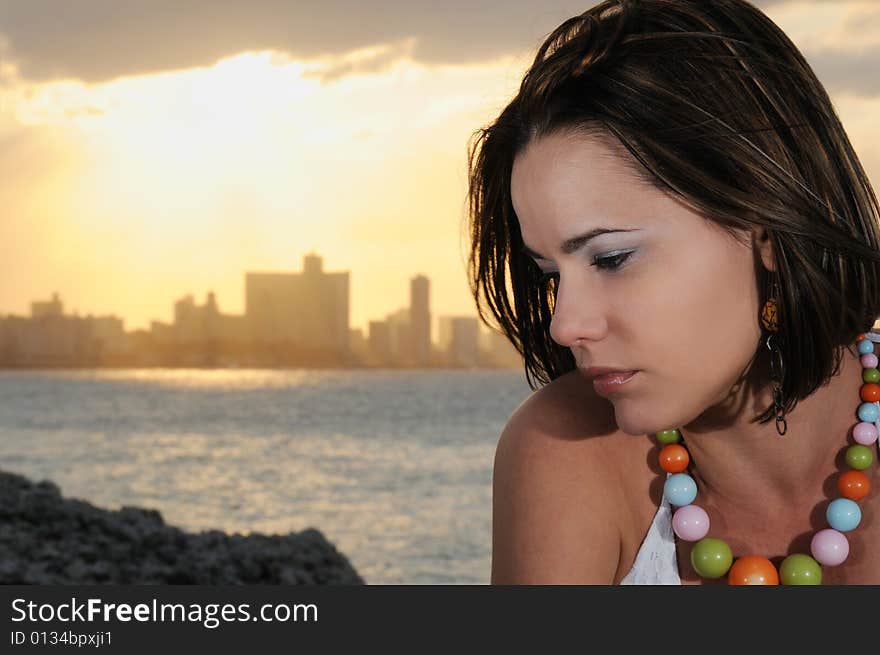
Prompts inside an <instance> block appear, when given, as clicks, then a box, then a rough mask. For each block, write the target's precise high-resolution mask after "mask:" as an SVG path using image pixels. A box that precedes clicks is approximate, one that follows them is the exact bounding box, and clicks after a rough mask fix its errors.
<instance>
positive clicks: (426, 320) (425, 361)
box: [409, 275, 431, 366]
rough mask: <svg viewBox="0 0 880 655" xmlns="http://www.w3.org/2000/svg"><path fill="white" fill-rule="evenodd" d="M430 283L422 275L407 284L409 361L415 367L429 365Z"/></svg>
mask: <svg viewBox="0 0 880 655" xmlns="http://www.w3.org/2000/svg"><path fill="white" fill-rule="evenodd" d="M430 289H431V283H430V281H429V280H428V278H427V277H426V276H424V275H416V276H415V277H414V278H412V279H411V280H410V282H409V326H410V329H409V337H410V341H409V345H410V359H411V361H412V363H413V365H415V366H428V365H429V364H430V363H431V307H430Z"/></svg>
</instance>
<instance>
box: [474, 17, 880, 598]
mask: <svg viewBox="0 0 880 655" xmlns="http://www.w3.org/2000/svg"><path fill="white" fill-rule="evenodd" d="M469 161H470V192H469V218H470V220H469V229H470V233H471V252H470V280H469V281H470V284H471V288H472V291H473V293H474V297H475V300H476V302H477V306H478V310H479V311H480V315H481V317H482V318H483V319H484V320H487V318H486V314H487V313H488V312H491V314H492V316H493V317H494V318H495V319H496V320H497V323H498V325H499V326H500V329H501V330H502V331H503V332H504V333H505V334H506V336H507V337H508V339H510V341H511V342H512V343H513V344H514V345H515V346H516V347H517V349H518V350H519V352H520V353H521V354H522V356H523V358H524V363H525V369H526V377H527V380H528V382H529V384H530V386H531V387H532V388H533V389H535V388H536V386H537V385H536V383H535V380H537V381H538V382H539V383H543V384H544V385H545V386H543V387H541V388H540V389H539V390H538V391H536V393H534V394H532V395H531V396H530V397H529V398H528V399H527V400H526V401H525V402H523V403H522V405H521V406H520V407H518V408H517V410H516V411H515V412H514V414H513V415H512V416H511V417H510V419H509V420H508V422H507V425H506V427H505V429H504V431H503V433H502V435H501V438H500V440H499V443H498V447H497V451H496V456H495V471H494V479H493V555H492V582H493V583H496V584H554V583H575V584H618V583H642V584H677V583H680V582H681V583H694V584H699V583H703V584H705V583H732V584H776V583H782V584H880V558H878V557H877V556H876V554H877V553H878V552H880V516H878V514H880V510H878V504H880V501H878V499H877V496H878V491H877V486H878V480H877V478H878V475H877V468H878V464H877V457H876V455H877V446H876V443H877V430H876V425H875V422H876V421H877V420H878V419H880V416H878V415H877V414H878V411H877V410H878V406H880V405H878V403H877V402H876V401H878V400H880V386H878V385H876V384H874V383H875V382H877V381H878V379H880V372H878V371H877V370H876V369H877V358H876V356H875V355H874V353H873V352H872V351H873V343H874V342H873V340H872V339H878V340H880V336H877V335H875V334H873V333H870V334H867V333H868V332H869V331H870V330H871V328H872V326H873V324H874V320H875V319H876V318H877V317H878V316H880V250H878V248H880V226H878V217H880V208H878V204H877V199H876V197H875V195H874V192H873V190H872V189H871V186H870V183H869V182H868V179H867V177H866V175H865V172H864V170H863V169H862V167H861V165H860V163H859V160H858V157H857V156H856V154H855V152H854V151H853V148H852V146H851V144H850V142H849V139H848V138H847V135H846V133H845V132H844V129H843V127H842V126H841V124H840V121H839V119H838V117H837V116H836V114H835V111H834V109H833V107H832V104H831V102H830V100H829V98H828V95H827V94H826V92H825V90H824V89H823V87H822V85H821V84H820V82H819V81H818V80H817V78H816V76H815V75H814V73H813V72H812V70H811V69H810V67H809V66H808V64H807V63H806V61H805V60H804V58H803V57H802V55H801V54H800V53H799V52H798V50H797V48H796V47H795V46H794V45H793V44H792V43H791V41H790V40H789V39H788V38H787V37H786V36H785V35H784V33H783V32H782V31H781V30H780V29H779V28H778V27H777V26H776V25H775V24H774V23H772V22H771V21H770V20H769V19H768V18H767V17H766V16H765V15H763V14H762V13H761V12H760V11H759V10H757V9H756V8H755V7H754V6H752V5H751V4H749V3H748V2H745V1H744V0H717V1H713V2H711V3H710V2H693V1H687V0H639V1H637V0H608V1H606V2H603V3H601V4H599V5H598V6H596V7H593V8H592V9H590V10H589V11H587V12H585V13H583V14H581V15H580V16H576V17H573V18H571V19H569V20H567V21H565V22H564V23H563V24H562V25H560V26H559V27H558V28H557V29H556V30H555V31H554V32H553V33H552V34H551V35H550V36H549V37H548V38H547V39H546V41H545V42H544V43H543V44H542V45H541V47H540V48H539V51H538V53H537V56H536V58H535V61H534V63H533V65H532V66H531V68H530V69H529V71H528V72H527V73H526V75H525V77H524V79H523V81H522V85H521V87H520V90H519V92H518V94H517V95H516V97H515V98H514V99H513V100H512V101H511V102H510V103H509V104H508V105H507V107H505V108H504V110H503V111H502V112H501V114H500V115H499V117H498V118H497V119H496V120H495V121H494V122H493V123H492V124H491V125H489V126H488V127H486V128H484V129H482V130H480V131H479V132H478V133H477V135H476V139H475V140H474V142H473V143H472V144H471V146H470V149H469ZM877 351H878V353H880V344H878V346H877ZM609 371H610V372H609Z"/></svg>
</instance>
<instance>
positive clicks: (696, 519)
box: [672, 505, 709, 541]
mask: <svg viewBox="0 0 880 655" xmlns="http://www.w3.org/2000/svg"><path fill="white" fill-rule="evenodd" d="M672 529H673V530H675V534H677V535H678V537H679V539H684V540H685V541H699V540H700V539H702V538H703V537H705V536H706V533H708V532H709V515H708V514H706V511H705V510H704V509H703V508H702V507H698V506H696V505H685V506H684V507H679V508H678V509H677V510H675V514H673V515H672Z"/></svg>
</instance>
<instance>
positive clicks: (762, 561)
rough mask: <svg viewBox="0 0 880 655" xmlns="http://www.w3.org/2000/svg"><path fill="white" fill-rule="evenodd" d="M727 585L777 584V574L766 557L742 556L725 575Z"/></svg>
mask: <svg viewBox="0 0 880 655" xmlns="http://www.w3.org/2000/svg"><path fill="white" fill-rule="evenodd" d="M727 584H732V585H773V584H779V572H778V571H777V570H776V567H775V566H773V562H771V561H770V560H769V559H767V558H766V557H761V556H760V555H744V556H743V557H739V558H737V560H736V561H735V562H734V563H733V566H731V567H730V571H729V572H728V574H727Z"/></svg>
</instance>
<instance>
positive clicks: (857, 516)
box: [825, 342, 862, 532]
mask: <svg viewBox="0 0 880 655" xmlns="http://www.w3.org/2000/svg"><path fill="white" fill-rule="evenodd" d="M860 343H861V342H860ZM825 518H826V519H828V525H830V526H831V527H832V528H834V529H835V530H837V531H838V532H848V531H849V530H853V529H854V528H856V526H858V524H859V523H860V522H861V520H862V510H861V509H859V505H858V503H857V502H856V501H854V500H850V499H849V498H836V499H834V500H832V501H831V504H830V505H828V509H827V510H825Z"/></svg>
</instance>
